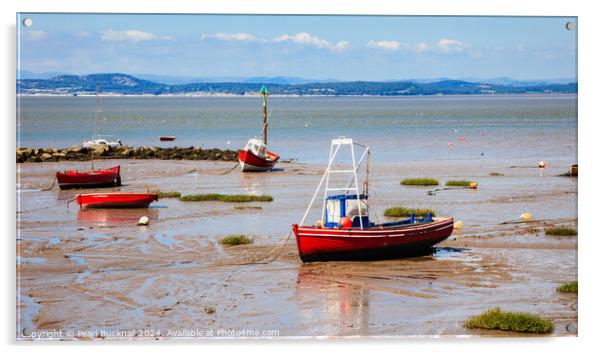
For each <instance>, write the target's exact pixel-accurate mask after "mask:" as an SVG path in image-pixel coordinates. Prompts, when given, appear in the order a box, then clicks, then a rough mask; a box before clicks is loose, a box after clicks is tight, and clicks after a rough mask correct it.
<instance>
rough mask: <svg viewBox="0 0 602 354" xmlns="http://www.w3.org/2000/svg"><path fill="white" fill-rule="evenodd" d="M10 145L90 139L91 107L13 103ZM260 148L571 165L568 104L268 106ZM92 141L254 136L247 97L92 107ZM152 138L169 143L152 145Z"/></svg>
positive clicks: (572, 117)
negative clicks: (350, 141) (347, 143)
mask: <svg viewBox="0 0 602 354" xmlns="http://www.w3.org/2000/svg"><path fill="white" fill-rule="evenodd" d="M18 104H19V107H18V108H19V109H18V112H19V117H17V144H18V145H19V146H27V147H68V146H71V145H74V144H80V143H81V142H82V140H84V139H88V138H90V137H91V136H92V133H93V129H94V109H95V97H22V98H20V100H19V101H18ZM268 107H269V137H268V143H269V148H270V149H271V150H273V151H275V152H277V153H279V154H280V155H281V156H282V158H283V159H291V158H296V159H298V160H299V161H301V162H321V163H323V162H324V161H325V160H326V159H327V155H328V149H329V144H330V139H331V138H335V137H339V136H346V137H352V138H354V139H355V140H356V141H359V142H363V143H366V144H368V145H370V146H371V147H372V151H373V157H374V160H375V161H384V162H394V161H400V160H441V159H483V158H488V159H504V160H522V159H527V160H532V159H535V160H537V161H539V160H552V159H554V160H559V161H563V162H567V163H574V162H576V160H577V97H576V96H573V95H569V96H551V95H550V96H436V97H382V98H381V97H302V98H295V97H293V98H288V97H287V98H284V97H271V98H270V99H269V102H268ZM100 108H101V111H102V112H101V113H100V115H99V120H98V127H99V128H98V133H99V134H106V135H114V136H115V138H118V139H121V141H122V142H123V143H124V144H127V145H130V146H140V145H145V146H148V145H154V146H172V145H178V146H192V145H194V146H203V147H204V148H211V147H217V148H222V149H224V148H229V149H237V148H239V147H242V146H243V145H244V144H245V143H246V141H247V139H248V138H250V137H254V136H259V135H260V132H261V126H262V112H261V100H260V99H259V98H257V97H254V98H253V97H236V98H232V97H227V98H226V97H211V98H208V97H101V98H100ZM160 135H174V136H176V137H177V140H176V141H175V142H173V143H160V142H159V136H160Z"/></svg>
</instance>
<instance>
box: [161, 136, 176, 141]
mask: <svg viewBox="0 0 602 354" xmlns="http://www.w3.org/2000/svg"><path fill="white" fill-rule="evenodd" d="M174 140H176V137H175V136H160V137H159V141H174Z"/></svg>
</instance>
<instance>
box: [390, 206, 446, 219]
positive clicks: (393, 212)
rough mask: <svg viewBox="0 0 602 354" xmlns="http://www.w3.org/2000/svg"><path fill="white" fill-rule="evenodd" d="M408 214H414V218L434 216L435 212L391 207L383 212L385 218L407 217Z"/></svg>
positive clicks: (423, 209)
mask: <svg viewBox="0 0 602 354" xmlns="http://www.w3.org/2000/svg"><path fill="white" fill-rule="evenodd" d="M410 214H414V216H427V215H428V214H431V216H435V212H434V211H433V210H432V209H428V208H405V207H393V208H389V209H387V210H385V216H389V217H407V216H410Z"/></svg>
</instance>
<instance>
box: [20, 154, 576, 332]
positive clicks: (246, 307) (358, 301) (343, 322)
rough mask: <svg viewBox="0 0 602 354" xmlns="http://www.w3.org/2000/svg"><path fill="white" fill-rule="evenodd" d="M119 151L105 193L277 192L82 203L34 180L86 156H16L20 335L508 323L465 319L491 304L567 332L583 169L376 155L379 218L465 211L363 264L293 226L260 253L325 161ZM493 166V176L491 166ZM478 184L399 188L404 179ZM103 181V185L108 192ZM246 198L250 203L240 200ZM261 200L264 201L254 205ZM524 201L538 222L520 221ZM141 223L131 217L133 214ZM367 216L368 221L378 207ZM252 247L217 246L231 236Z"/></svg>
mask: <svg viewBox="0 0 602 354" xmlns="http://www.w3.org/2000/svg"><path fill="white" fill-rule="evenodd" d="M98 164H103V165H105V164H106V166H112V165H115V164H121V166H122V178H123V183H124V185H123V186H122V187H120V188H115V190H122V191H128V190H145V189H149V190H151V189H152V190H161V191H178V192H181V194H182V195H188V194H202V193H224V194H255V195H264V194H267V195H271V196H272V197H273V198H274V200H273V201H272V202H252V203H244V204H238V203H223V202H182V201H179V200H178V199H177V198H165V199H159V201H158V202H156V203H154V204H152V205H151V208H150V209H139V210H101V209H99V210H89V211H83V210H79V208H78V206H77V205H76V204H74V203H71V204H70V205H69V206H67V202H68V201H69V200H70V199H71V198H73V196H75V195H76V194H77V193H78V191H59V190H58V189H56V188H55V189H52V190H50V191H40V189H42V188H45V187H47V186H48V185H50V184H51V183H52V178H53V175H54V173H55V172H56V171H57V170H63V169H65V168H66V167H67V166H68V167H69V168H80V169H85V168H86V167H88V163H86V162H56V163H54V162H49V163H23V164H19V166H18V170H17V171H18V172H17V179H18V185H17V191H18V210H20V212H18V214H17V219H18V233H17V236H18V238H17V256H18V257H17V268H16V270H17V280H18V284H17V292H18V293H17V297H18V301H17V337H18V338H20V339H29V338H32V336H37V337H38V338H39V337H45V338H52V339H58V338H66V339H122V338H131V337H137V338H172V339H173V338H181V337H186V338H190V337H200V336H203V337H218V336H219V337H241V336H242V337H249V336H262V337H340V336H344V337H347V336H371V337H396V336H417V335H479V336H482V335H485V336H499V335H502V336H507V335H513V334H511V333H510V332H500V331H482V330H469V329H467V328H465V327H464V326H463V322H464V321H465V320H466V319H468V318H469V317H470V316H473V315H476V314H479V313H481V312H483V311H485V310H488V309H491V308H494V307H500V308H502V309H503V310H509V311H526V312H530V313H534V314H537V315H540V316H542V317H544V318H546V319H549V320H551V321H552V322H553V324H554V330H553V332H552V335H553V336H565V335H569V336H572V335H576V330H577V326H576V324H577V295H576V294H571V293H568V294H565V293H559V292H557V291H556V288H557V287H558V286H559V285H561V284H563V283H566V282H569V281H573V280H576V279H577V239H578V238H579V237H588V235H578V236H547V235H545V229H546V228H549V227H553V226H569V227H572V228H575V229H576V228H577V225H576V224H577V179H576V178H568V177H558V175H559V174H562V173H564V172H566V170H567V168H568V167H569V166H568V165H567V164H566V163H565V161H559V162H556V161H553V160H549V161H548V164H547V167H546V169H545V170H540V169H538V168H530V167H512V166H525V165H528V164H526V163H525V161H518V160H517V161H510V160H499V161H496V160H487V161H482V160H456V161H406V162H404V163H403V164H393V163H379V164H375V165H374V167H373V177H372V180H371V186H372V189H371V201H372V209H371V212H372V215H373V219H376V218H378V219H380V221H385V220H388V219H387V218H385V217H384V216H383V212H384V210H385V209H386V208H388V207H391V206H396V205H402V206H407V207H421V208H431V209H434V210H435V211H436V212H437V215H441V216H447V215H449V216H453V217H454V218H455V219H456V220H461V221H463V223H464V226H463V228H462V229H459V230H455V231H454V233H453V234H452V236H451V237H450V238H449V239H448V240H446V241H445V242H443V243H441V244H439V245H437V247H435V249H434V252H433V254H432V255H428V256H423V257H415V258H406V259H398V260H383V261H372V262H325V263H320V262H318V263H310V264H303V263H302V262H301V261H300V260H299V258H298V256H297V252H296V245H295V242H294V239H293V238H291V239H289V241H288V242H287V244H286V246H285V247H284V249H283V251H282V254H281V255H280V256H279V257H278V258H277V259H276V260H275V261H273V262H271V263H268V264H247V265H238V264H239V263H247V262H249V261H252V260H254V259H258V258H261V257H262V256H264V255H265V254H266V253H268V252H269V251H270V250H272V248H273V247H274V246H275V245H277V244H278V243H279V242H280V241H281V240H283V239H284V238H286V237H287V234H288V233H289V230H290V226H291V224H292V223H297V222H298V221H299V219H300V218H301V216H302V214H303V211H304V210H305V207H306V206H307V203H308V202H309V200H310V198H311V193H312V192H313V190H314V188H315V187H316V185H317V183H318V182H319V180H320V178H321V176H320V175H321V173H322V172H323V168H324V166H322V165H314V164H301V163H291V164H280V165H279V167H280V169H279V170H276V171H273V172H271V173H263V174H252V173H248V174H241V173H240V172H239V170H234V171H232V172H230V173H227V174H224V175H222V173H224V172H226V171H227V170H229V169H230V168H231V167H232V163H231V162H209V161H160V160H109V161H103V162H99V163H98ZM491 171H496V172H498V173H500V174H503V175H502V176H491V175H490V173H491ZM424 176H428V177H432V178H436V179H437V180H439V181H440V182H441V183H442V184H444V183H445V181H448V180H459V179H466V180H471V181H477V182H478V189H476V190H470V189H452V190H442V191H437V192H435V193H432V195H428V193H427V192H428V191H429V190H432V189H433V187H416V186H402V185H400V180H401V179H402V178H408V177H424ZM104 190H105V191H106V189H104ZM240 206H247V207H246V208H241V207H240ZM259 207H260V208H259ZM525 212H529V213H531V214H532V215H533V219H534V221H531V222H522V223H521V222H518V221H519V216H520V214H521V213H525ZM142 215H146V216H149V218H150V225H149V226H136V223H137V221H138V219H139V217H140V216H142ZM375 221H376V220H375ZM240 234H242V235H247V236H249V237H252V238H253V241H254V242H253V243H252V244H247V245H237V246H224V245H221V244H220V243H219V240H220V239H221V238H223V237H225V236H228V235H240Z"/></svg>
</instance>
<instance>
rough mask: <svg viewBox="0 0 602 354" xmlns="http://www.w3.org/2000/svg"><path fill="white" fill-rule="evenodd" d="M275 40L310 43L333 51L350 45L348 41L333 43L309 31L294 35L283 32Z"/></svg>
mask: <svg viewBox="0 0 602 354" xmlns="http://www.w3.org/2000/svg"><path fill="white" fill-rule="evenodd" d="M274 42H277V43H279V42H293V43H297V44H303V45H309V46H312V47H316V48H325V49H329V50H332V51H339V50H343V49H345V48H347V47H348V46H349V42H347V41H339V42H336V43H331V42H329V41H327V40H325V39H322V38H320V37H317V36H312V35H311V34H309V33H307V32H300V33H297V34H295V35H292V36H291V35H288V34H283V35H281V36H279V37H276V38H274Z"/></svg>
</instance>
